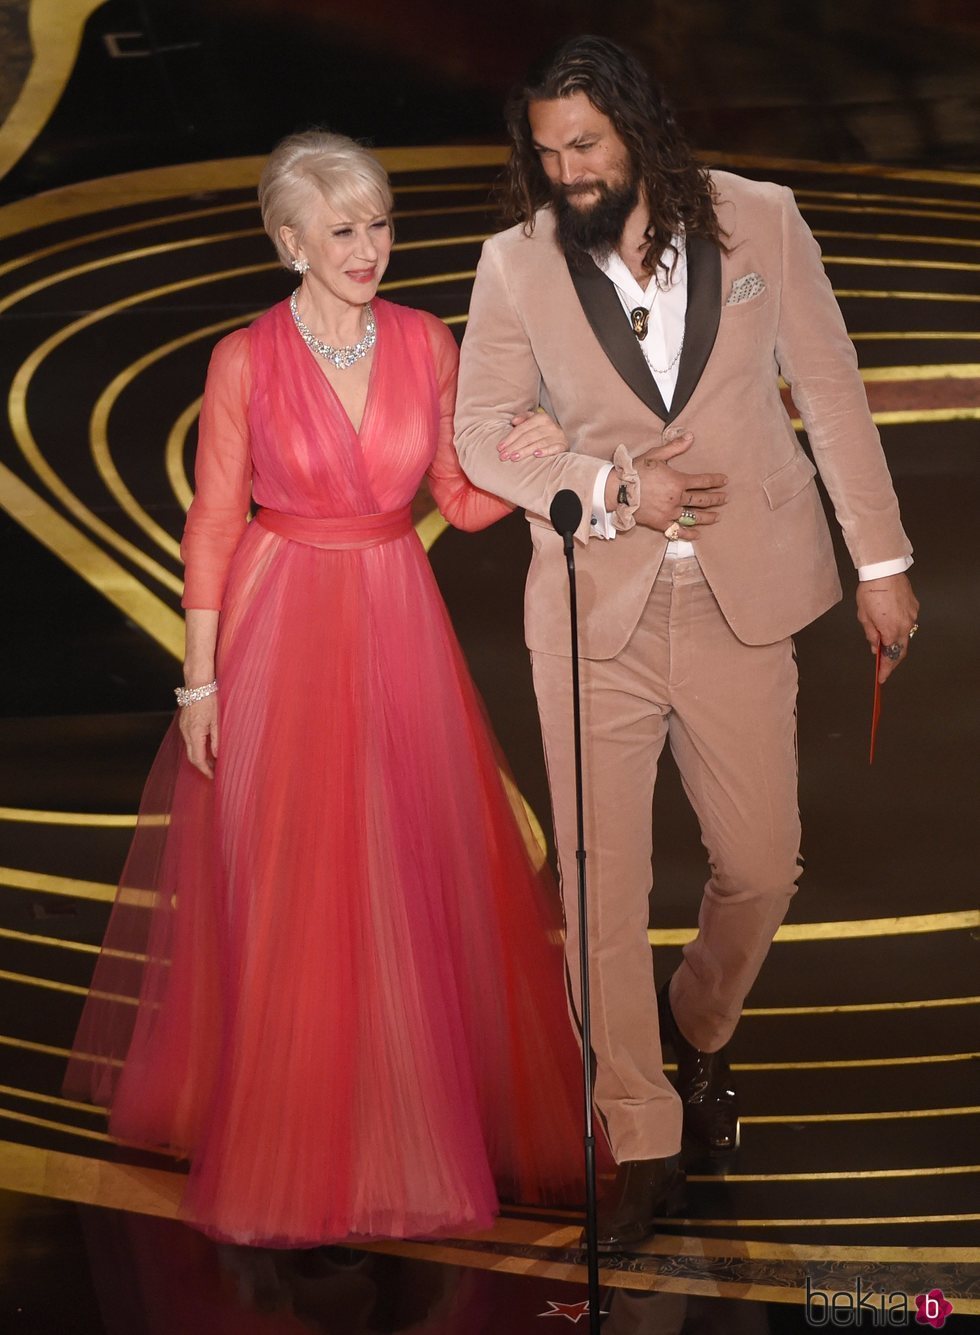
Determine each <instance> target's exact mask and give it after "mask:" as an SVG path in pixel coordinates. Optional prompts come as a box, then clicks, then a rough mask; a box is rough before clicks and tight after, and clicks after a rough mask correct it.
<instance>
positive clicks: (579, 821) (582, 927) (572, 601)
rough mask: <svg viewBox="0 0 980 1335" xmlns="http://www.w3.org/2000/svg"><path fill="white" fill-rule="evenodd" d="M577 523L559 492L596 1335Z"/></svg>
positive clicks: (566, 496)
mask: <svg viewBox="0 0 980 1335" xmlns="http://www.w3.org/2000/svg"><path fill="white" fill-rule="evenodd" d="M573 502H574V506H573V504H572V503H573ZM581 518H582V503H581V501H580V500H579V498H578V496H577V495H576V493H575V492H574V491H560V492H558V494H557V495H556V496H555V499H554V501H552V505H551V522H552V524H553V525H554V527H555V529H556V530H557V531H558V532H559V533H560V534H561V536H562V542H563V544H564V548H565V564H566V566H567V567H568V603H569V612H570V620H571V633H572V718H573V728H574V734H573V736H574V751H575V819H576V826H577V838H578V846H577V847H576V849H575V862H576V866H577V869H578V923H579V930H578V944H579V977H580V989H581V995H582V1071H583V1080H584V1094H585V1241H586V1265H587V1272H588V1281H589V1331H590V1335H599V1330H600V1321H599V1316H600V1312H599V1307H600V1301H599V1247H598V1236H597V1234H598V1227H597V1223H596V1171H595V1130H594V1125H593V1111H592V1076H593V1072H592V1020H591V1014H590V997H589V921H588V899H587V896H586V877H585V804H584V801H583V796H582V710H581V694H580V686H579V664H578V602H577V599H576V593H575V550H574V540H573V536H572V535H573V533H574V532H575V529H576V528H577V527H578V525H579V522H580V520H581Z"/></svg>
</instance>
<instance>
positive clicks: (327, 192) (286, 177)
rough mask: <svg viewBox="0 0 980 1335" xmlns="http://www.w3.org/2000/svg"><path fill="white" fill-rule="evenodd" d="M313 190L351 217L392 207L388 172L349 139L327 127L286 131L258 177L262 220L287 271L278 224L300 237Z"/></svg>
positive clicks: (371, 215) (367, 215)
mask: <svg viewBox="0 0 980 1335" xmlns="http://www.w3.org/2000/svg"><path fill="white" fill-rule="evenodd" d="M314 191H315V192H316V193H317V194H319V195H321V196H322V197H323V199H325V200H326V202H327V203H328V204H329V205H330V207H331V208H332V209H333V210H334V212H335V213H337V214H339V215H340V216H341V217H345V216H347V217H349V218H351V219H354V218H357V217H363V218H374V217H377V216H378V214H382V213H384V214H387V215H388V216H389V217H390V216H391V211H392V208H393V206H394V199H393V197H392V193H391V183H390V182H389V180H388V173H387V172H386V171H385V169H384V167H382V165H381V163H380V162H379V161H378V159H377V158H376V157H374V155H373V154H372V153H369V152H368V151H367V149H366V148H362V147H361V145H360V144H358V143H356V142H355V141H354V140H353V139H348V138H347V136H346V135H343V134H331V133H330V132H329V131H327V130H304V131H303V132H302V133H301V134H291V135H289V136H288V138H286V139H283V140H282V142H281V143H279V144H277V145H276V147H275V148H274V149H273V150H272V153H271V155H270V157H269V160H268V162H267V163H266V164H265V167H264V168H263V170H262V177H261V179H260V181H259V208H260V209H261V210H262V224H263V226H264V227H265V230H266V231H267V232H268V234H269V239H270V240H271V242H272V244H273V245H274V246H275V248H276V253H277V255H278V256H279V258H280V260H281V261H282V262H283V264H284V265H285V266H286V268H287V269H291V268H292V265H293V257H292V255H290V253H289V251H288V250H287V249H286V247H285V245H284V244H283V241H282V238H281V236H280V235H279V231H280V228H282V227H292V228H293V229H294V230H295V231H296V233H297V235H298V236H299V237H300V238H302V235H303V231H304V228H305V224H306V221H307V218H308V215H309V209H310V204H311V202H312V200H313V192H314Z"/></svg>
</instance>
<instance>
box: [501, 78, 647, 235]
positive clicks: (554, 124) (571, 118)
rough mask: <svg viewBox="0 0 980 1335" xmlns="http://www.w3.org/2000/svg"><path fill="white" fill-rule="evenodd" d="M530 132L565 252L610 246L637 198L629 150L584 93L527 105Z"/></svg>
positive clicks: (607, 119) (606, 118)
mask: <svg viewBox="0 0 980 1335" xmlns="http://www.w3.org/2000/svg"><path fill="white" fill-rule="evenodd" d="M528 122H529V124H530V127H531V138H532V141H533V144H534V148H535V151H536V152H537V155H538V159H539V161H540V163H541V167H542V169H543V171H544V174H545V176H546V177H547V178H548V181H549V183H550V185H551V192H552V197H553V200H554V206H555V216H556V220H557V223H558V238H559V242H560V243H561V245H562V247H563V248H564V249H565V250H566V252H568V251H570V250H576V249H577V250H587V251H589V252H591V253H593V254H601V253H602V252H608V251H609V250H611V249H613V248H614V247H615V246H616V244H617V243H618V242H619V239H620V237H621V236H622V232H623V227H624V225H625V222H626V219H627V218H628V217H629V215H630V214H631V213H632V211H633V209H634V208H635V207H636V205H637V202H638V199H639V182H638V179H637V175H636V172H635V170H634V168H633V164H632V161H631V160H630V155H629V150H628V149H627V147H626V145H625V144H624V143H623V141H622V139H620V137H619V135H618V134H617V133H616V130H615V128H614V126H613V123H612V121H611V120H610V119H609V117H608V116H606V115H604V114H603V113H602V112H601V111H597V110H596V108H595V107H594V106H593V105H592V103H591V102H590V101H589V99H588V98H587V97H586V95H585V93H581V92H578V93H572V94H571V95H570V96H569V97H560V98H554V99H550V100H548V101H541V102H531V103H530V105H529V106H528Z"/></svg>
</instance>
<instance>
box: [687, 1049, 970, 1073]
mask: <svg viewBox="0 0 980 1335" xmlns="http://www.w3.org/2000/svg"><path fill="white" fill-rule="evenodd" d="M978 1057H980V1052H930V1053H927V1054H924V1055H923V1056H921V1057H858V1058H855V1059H853V1060H847V1061H825V1062H732V1070H733V1071H846V1070H850V1069H851V1068H864V1067H866V1066H916V1065H918V1064H920V1063H923V1064H925V1065H928V1066H935V1065H943V1064H945V1063H946V1062H972V1061H976V1060H977V1058H978ZM673 1069H675V1068H674V1067H671V1066H670V1065H667V1064H665V1065H664V1070H665V1071H668V1070H673Z"/></svg>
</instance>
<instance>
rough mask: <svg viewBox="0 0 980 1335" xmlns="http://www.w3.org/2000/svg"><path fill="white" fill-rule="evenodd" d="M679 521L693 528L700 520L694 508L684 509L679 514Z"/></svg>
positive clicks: (684, 525) (686, 526)
mask: <svg viewBox="0 0 980 1335" xmlns="http://www.w3.org/2000/svg"><path fill="white" fill-rule="evenodd" d="M677 522H678V524H681V525H682V526H683V527H684V528H693V527H694V525H695V524H696V523H697V522H698V517H697V515H696V514H695V513H694V511H693V510H682V511H681V512H680V514H679V515H678V516H677Z"/></svg>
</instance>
